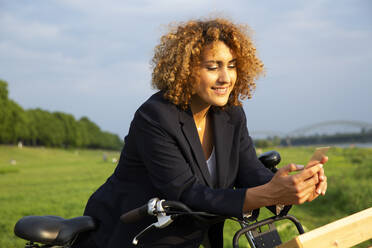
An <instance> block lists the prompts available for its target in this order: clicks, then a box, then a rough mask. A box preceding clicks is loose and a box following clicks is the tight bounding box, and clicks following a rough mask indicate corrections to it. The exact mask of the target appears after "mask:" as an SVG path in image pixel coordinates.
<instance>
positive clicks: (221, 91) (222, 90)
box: [212, 87, 229, 95]
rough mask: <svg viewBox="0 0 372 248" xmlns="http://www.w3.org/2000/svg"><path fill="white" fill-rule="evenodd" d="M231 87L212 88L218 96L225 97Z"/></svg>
mask: <svg viewBox="0 0 372 248" xmlns="http://www.w3.org/2000/svg"><path fill="white" fill-rule="evenodd" d="M228 89H229V87H212V90H213V91H214V92H215V93H217V94H218V95H224V94H226V93H227V92H228Z"/></svg>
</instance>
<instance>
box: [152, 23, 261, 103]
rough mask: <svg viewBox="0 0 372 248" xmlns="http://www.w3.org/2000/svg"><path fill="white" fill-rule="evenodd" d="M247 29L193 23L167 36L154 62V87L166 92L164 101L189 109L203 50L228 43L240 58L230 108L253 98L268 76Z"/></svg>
mask: <svg viewBox="0 0 372 248" xmlns="http://www.w3.org/2000/svg"><path fill="white" fill-rule="evenodd" d="M248 33H249V27H248V26H247V25H237V24H234V23H232V22H231V21H229V20H226V19H222V18H216V19H210V20H191V21H188V22H186V23H180V24H178V25H176V26H174V27H173V28H171V30H170V31H169V33H167V34H165V35H163V36H162V37H161V40H160V44H159V45H157V46H156V47H155V54H154V57H153V58H152V63H151V64H152V67H153V72H152V86H153V87H154V88H156V89H159V90H162V91H164V98H165V99H168V100H169V101H170V102H172V103H174V104H176V105H178V106H180V107H182V108H183V109H186V108H187V107H188V106H189V104H190V99H191V96H192V94H193V89H194V85H195V84H196V83H197V82H198V74H197V73H196V71H197V70H195V68H197V67H198V66H200V63H201V54H202V51H203V48H204V47H205V46H207V45H209V44H213V42H215V41H222V42H224V43H225V44H226V45H227V46H228V47H229V48H230V49H231V50H232V52H233V54H234V55H235V57H236V68H237V80H236V82H235V86H234V88H233V90H232V92H231V94H230V96H229V100H228V102H227V106H239V105H241V102H240V101H239V99H241V100H243V99H245V98H251V97H252V91H253V90H254V89H255V87H256V84H255V82H254V80H256V79H257V78H258V77H259V76H260V75H261V74H263V72H264V68H263V63H262V62H261V61H260V59H259V58H258V57H257V55H256V48H255V46H254V45H253V43H252V40H251V38H250V37H249V34H248Z"/></svg>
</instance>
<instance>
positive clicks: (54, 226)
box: [14, 216, 96, 245]
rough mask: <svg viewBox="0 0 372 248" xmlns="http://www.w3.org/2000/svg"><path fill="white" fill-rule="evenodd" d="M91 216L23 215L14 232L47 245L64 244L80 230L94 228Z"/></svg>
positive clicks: (71, 239)
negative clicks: (70, 217)
mask: <svg viewBox="0 0 372 248" xmlns="http://www.w3.org/2000/svg"><path fill="white" fill-rule="evenodd" d="M95 227H96V225H95V223H94V221H93V218H92V217H89V216H80V217H76V218H72V219H64V218H62V217H59V216H25V217H23V218H22V219H20V220H19V221H18V222H17V223H16V225H15V227H14V233H15V235H17V236H18V237H20V238H22V239H25V240H28V241H32V242H38V243H42V244H47V245H65V244H68V243H70V242H71V241H73V239H74V238H75V236H76V235H77V234H79V233H81V232H85V231H89V230H93V229H95Z"/></svg>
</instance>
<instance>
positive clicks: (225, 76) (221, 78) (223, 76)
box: [218, 68, 230, 84]
mask: <svg viewBox="0 0 372 248" xmlns="http://www.w3.org/2000/svg"><path fill="white" fill-rule="evenodd" d="M218 82H219V83H221V84H223V83H230V74H229V72H228V71H227V69H225V68H221V69H220V72H219V74H218Z"/></svg>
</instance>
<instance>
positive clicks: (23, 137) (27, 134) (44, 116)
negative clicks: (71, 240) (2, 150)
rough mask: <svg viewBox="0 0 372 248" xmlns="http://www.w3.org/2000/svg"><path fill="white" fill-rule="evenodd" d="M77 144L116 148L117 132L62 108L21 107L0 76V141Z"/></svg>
mask: <svg viewBox="0 0 372 248" xmlns="http://www.w3.org/2000/svg"><path fill="white" fill-rule="evenodd" d="M18 142H22V143H23V144H25V145H30V146H48V147H64V148H69V147H79V148H101V149H112V150H119V149H121V148H122V146H123V141H122V140H121V139H120V138H119V136H118V135H116V134H112V133H109V132H105V131H102V130H101V129H100V128H99V127H98V126H97V125H96V124H95V123H94V122H92V121H90V120H89V119H88V118H87V117H82V118H80V119H79V120H76V119H75V118H74V116H73V115H71V114H67V113H63V112H49V111H46V110H42V109H39V108H37V109H29V110H24V109H23V108H22V107H21V106H19V105H18V104H17V103H16V102H15V101H13V100H11V99H9V98H8V84H7V82H6V81H4V80H1V79H0V144H17V143H18Z"/></svg>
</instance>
